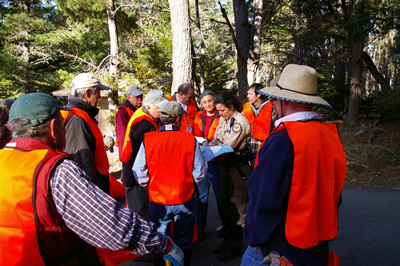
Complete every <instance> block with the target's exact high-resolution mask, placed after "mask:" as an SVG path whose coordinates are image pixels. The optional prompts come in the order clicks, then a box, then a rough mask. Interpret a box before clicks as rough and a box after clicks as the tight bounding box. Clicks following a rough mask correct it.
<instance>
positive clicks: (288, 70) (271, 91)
mask: <svg viewBox="0 0 400 266" xmlns="http://www.w3.org/2000/svg"><path fill="white" fill-rule="evenodd" d="M317 83H318V74H317V71H315V69H314V68H312V67H309V66H304V65H295V64H289V65H287V66H286V67H285V68H284V69H283V71H282V74H281V75H280V78H279V81H278V82H277V83H276V86H273V87H265V88H263V89H261V90H259V92H260V93H262V94H264V95H267V96H270V97H273V98H278V99H281V100H284V101H292V102H301V103H308V104H317V105H323V106H327V107H331V105H330V104H329V103H328V102H327V101H325V100H324V99H322V98H321V97H319V96H318V92H317Z"/></svg>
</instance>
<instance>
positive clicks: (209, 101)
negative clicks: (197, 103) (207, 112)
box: [201, 100, 214, 105]
mask: <svg viewBox="0 0 400 266" xmlns="http://www.w3.org/2000/svg"><path fill="white" fill-rule="evenodd" d="M212 103H214V100H208V101H202V102H201V104H204V105H206V104H212Z"/></svg>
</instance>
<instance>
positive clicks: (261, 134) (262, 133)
mask: <svg viewBox="0 0 400 266" xmlns="http://www.w3.org/2000/svg"><path fill="white" fill-rule="evenodd" d="M273 106H274V102H268V103H266V104H265V106H264V108H263V109H262V110H261V112H260V113H259V114H258V115H257V117H254V113H253V110H252V109H251V104H250V103H249V102H246V103H245V104H244V106H243V116H244V117H246V118H247V120H249V123H250V125H251V135H252V136H253V137H254V138H256V139H259V140H264V139H266V138H267V136H268V134H269V132H270V127H271V116H272V108H273Z"/></svg>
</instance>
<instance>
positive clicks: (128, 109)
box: [114, 105, 135, 147]
mask: <svg viewBox="0 0 400 266" xmlns="http://www.w3.org/2000/svg"><path fill="white" fill-rule="evenodd" d="M121 109H125V111H126V112H127V113H128V115H129V117H132V115H133V114H134V113H135V112H134V111H132V109H131V108H129V106H126V105H121V106H120V107H119V108H118V111H117V112H116V113H115V117H117V115H118V112H119V111H120V110H121ZM115 121H117V120H115ZM114 129H115V132H117V123H114ZM118 140H119V139H118V135H117V140H116V141H115V146H117V147H119V141H118ZM122 145H124V144H123V143H122Z"/></svg>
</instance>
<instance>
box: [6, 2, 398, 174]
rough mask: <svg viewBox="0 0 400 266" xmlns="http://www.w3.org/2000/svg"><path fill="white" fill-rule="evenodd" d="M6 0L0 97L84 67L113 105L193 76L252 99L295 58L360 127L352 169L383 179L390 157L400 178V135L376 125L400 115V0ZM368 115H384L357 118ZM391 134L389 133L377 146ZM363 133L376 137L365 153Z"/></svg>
mask: <svg viewBox="0 0 400 266" xmlns="http://www.w3.org/2000/svg"><path fill="white" fill-rule="evenodd" d="M0 3H1V5H0V32H1V34H0V99H3V98H6V97H18V96H19V95H21V94H23V93H29V92H37V91H40V92H45V93H52V92H54V91H56V90H59V89H67V88H68V86H69V83H70V81H71V80H72V78H73V77H74V76H75V75H76V74H78V73H80V72H90V73H92V74H94V75H96V76H97V77H99V78H100V80H101V81H102V83H103V84H107V85H109V86H110V87H112V90H111V92H110V94H109V97H110V99H112V101H113V102H114V104H115V105H118V104H120V103H121V102H122V101H123V100H124V99H123V96H118V92H119V91H124V90H125V89H126V88H127V87H128V86H130V85H139V86H141V87H142V88H143V89H144V90H145V91H148V90H150V89H156V88H157V89H162V90H164V91H165V93H166V94H171V93H173V92H175V91H176V89H177V86H178V85H179V84H181V83H183V82H190V83H192V84H194V85H195V88H196V95H197V96H198V95H199V94H200V93H201V92H202V91H204V89H209V90H212V91H214V92H216V93H219V92H221V91H223V90H229V91H231V92H232V93H235V94H238V95H240V96H242V98H243V99H245V96H246V92H247V88H248V86H249V85H250V84H252V83H254V82H258V83H262V84H264V85H268V84H269V82H270V81H271V80H272V78H274V77H275V76H276V75H278V74H280V72H281V71H282V69H283V67H284V66H286V65H287V64H289V63H297V64H305V65H309V66H312V67H314V68H315V69H316V70H317V72H318V74H319V77H318V78H319V80H318V84H319V88H318V90H319V94H320V96H322V97H323V98H324V99H326V100H327V101H328V102H329V103H330V104H331V105H332V106H333V108H331V109H329V110H320V111H323V112H324V115H325V117H326V118H327V119H328V120H331V121H341V123H343V124H346V125H349V126H353V127H352V129H353V131H354V132H352V134H350V135H349V136H350V137H349V138H348V139H349V142H348V143H349V145H350V146H349V147H347V148H346V147H345V149H346V152H347V154H348V157H349V156H351V155H352V154H353V155H354V154H355V157H354V158H351V161H350V164H349V167H353V170H354V171H355V172H357V173H361V174H363V173H365V172H366V171H367V172H370V170H371V169H372V168H373V171H372V172H373V174H374V175H376V173H377V172H378V173H380V171H381V170H382V169H384V168H385V169H387V166H388V165H389V166H390V167H393V168H392V170H391V171H390V173H393V172H394V173H395V175H394V177H393V174H391V177H390V179H395V180H397V181H399V180H400V179H399V178H400V177H399V176H400V174H399V155H398V154H399V145H396V144H394V145H393V136H394V134H397V133H396V132H392V133H393V134H390V133H388V132H387V131H385V129H384V128H380V127H379V124H378V123H377V121H379V123H382V122H386V123H395V124H398V123H397V120H399V118H400V86H399V84H398V78H399V75H400V73H399V70H398V69H399V63H400V60H399V59H400V52H399V51H400V38H399V37H400V35H399V31H398V29H399V27H400V21H399V16H400V1H398V0H376V1H373V0H306V1H300V0H291V1H290V0H289V1H284V0H275V1H272V0H271V1H267V0H247V1H246V0H219V1H216V0H201V1H199V0H169V1H168V0H152V1H147V0H143V1H136V0H126V1H116V0H87V1H78V0H55V1H54V0H15V1H6V0H2V1H1V2H0ZM58 100H59V101H60V103H61V104H63V103H65V99H63V98H58ZM63 101H64V102H63ZM363 116H367V117H366V118H370V117H373V118H374V119H376V120H374V122H373V123H370V121H367V123H363V124H361V125H360V124H357V123H359V122H360V121H361V120H360V119H361V118H363ZM354 125H355V126H356V128H354ZM397 129H398V128H397ZM349 130H350V129H344V130H343V131H344V132H347V131H349ZM382 132H386V133H388V135H386V136H385V137H384V140H383V142H382V144H380V145H376V144H375V145H374V144H373V142H374V140H375V139H377V135H378V134H380V136H382ZM397 132H398V131H397ZM362 134H366V135H368V136H369V137H367V141H366V142H365V143H361V144H362V145H367V146H365V147H362V150H363V152H365V153H364V155H363V156H360V154H361V153H360V150H359V149H361V148H360V147H361V146H359V145H360V143H357V142H356V141H355V139H356V138H358V139H360V137H361V138H362ZM373 135H374V136H375V137H373ZM383 135H385V134H383ZM387 138H391V143H392V144H391V146H390V141H388V139H387ZM370 139H371V140H372V141H371V140H370ZM378 139H379V138H378ZM394 141H396V139H395V140H394ZM345 143H346V141H345ZM388 145H389V146H388ZM354 150H356V151H357V152H355V153H354ZM382 152H383V153H385V154H384V155H382ZM377 154H378V157H379V156H380V158H383V157H385V158H386V159H387V160H385V162H383V165H382V167H383V168H381V167H380V168H377V169H375V168H374V166H372V165H371V164H370V163H371V160H370V156H372V158H376V156H377ZM373 156H375V157H373ZM348 159H349V158H348ZM373 161H375V162H376V161H377V160H376V159H373ZM350 170H351V169H350ZM399 182H400V181H399Z"/></svg>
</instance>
